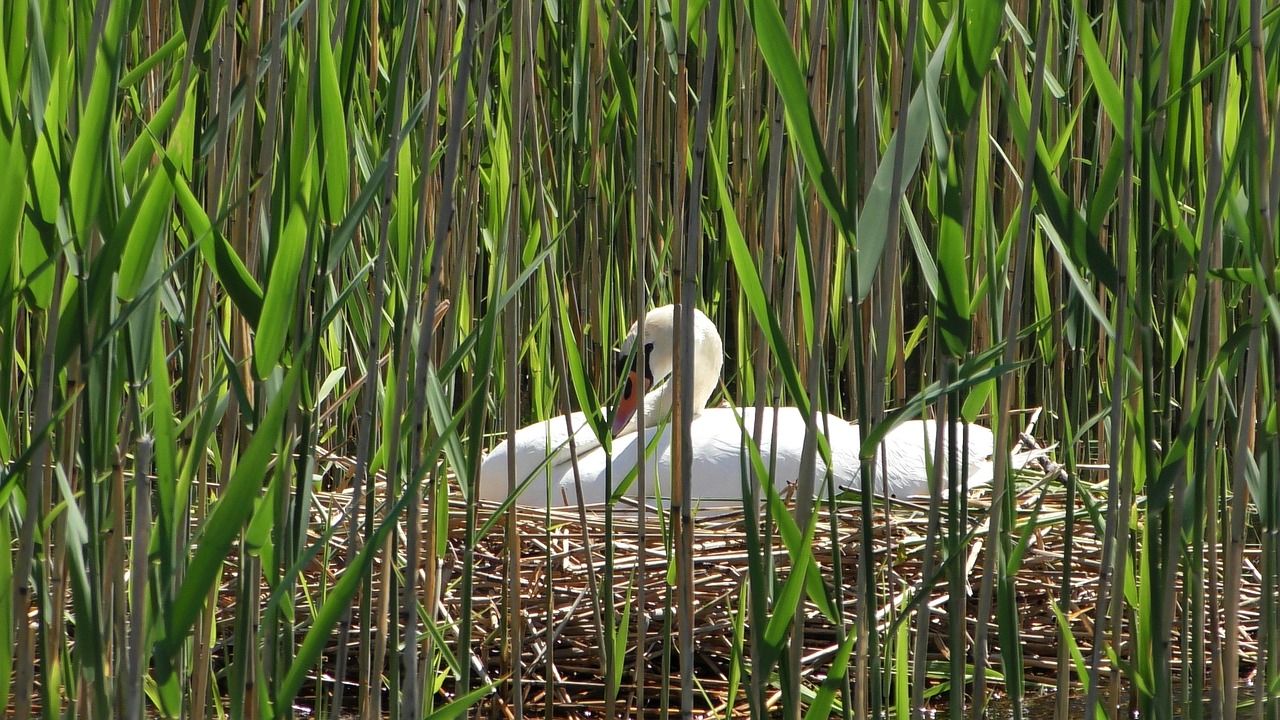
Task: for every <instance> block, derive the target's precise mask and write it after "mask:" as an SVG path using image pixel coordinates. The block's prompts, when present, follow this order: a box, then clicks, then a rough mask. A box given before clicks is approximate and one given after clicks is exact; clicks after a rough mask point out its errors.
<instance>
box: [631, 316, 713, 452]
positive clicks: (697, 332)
mask: <svg viewBox="0 0 1280 720" xmlns="http://www.w3.org/2000/svg"><path fill="white" fill-rule="evenodd" d="M641 322H643V323H644V347H637V346H636V342H637V335H638V332H637V330H638V328H639V324H640V323H636V324H634V325H632V326H631V331H630V332H629V333H627V337H626V339H624V340H623V341H622V347H621V348H620V349H619V350H618V354H617V359H616V362H617V369H618V375H619V377H622V378H624V382H623V388H622V396H621V398H620V399H619V401H618V406H617V408H616V409H615V411H614V419H613V434H614V436H615V437H616V436H618V435H623V434H626V433H627V432H631V431H634V430H635V429H636V428H635V425H636V423H635V413H636V408H637V407H638V405H639V403H640V402H641V398H643V402H644V405H645V425H646V426H648V427H653V426H654V425H656V424H658V423H659V422H661V421H662V420H663V419H664V418H665V416H666V415H667V414H668V413H670V412H671V406H672V402H673V400H674V390H673V387H672V383H671V382H670V381H669V380H670V377H671V372H672V369H673V367H674V365H675V348H676V307H675V306H674V305H664V306H662V307H659V308H654V309H653V310H650V311H649V313H648V314H647V315H645V316H644V319H643V320H642V321H641ZM723 364H724V343H723V342H722V341H721V339H720V332H719V331H718V330H717V329H716V326H715V323H713V322H711V318H708V317H707V316H706V315H704V314H703V312H702V311H701V310H698V309H696V308H695V309H694V311H693V404H694V407H693V414H694V415H698V414H699V413H701V412H702V410H703V409H704V408H706V406H707V401H708V400H709V399H711V393H713V392H714V391H715V388H716V384H717V383H718V382H719V380H720V368H721V366H722V365H723ZM655 388H656V389H655Z"/></svg>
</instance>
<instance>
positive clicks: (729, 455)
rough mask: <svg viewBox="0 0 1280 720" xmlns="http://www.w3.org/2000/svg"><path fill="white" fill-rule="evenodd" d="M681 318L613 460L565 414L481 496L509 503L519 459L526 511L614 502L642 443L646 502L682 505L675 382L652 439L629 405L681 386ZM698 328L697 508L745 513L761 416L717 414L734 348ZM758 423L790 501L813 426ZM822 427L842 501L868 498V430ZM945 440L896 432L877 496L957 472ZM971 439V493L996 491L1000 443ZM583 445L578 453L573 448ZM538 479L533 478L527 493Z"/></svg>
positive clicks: (818, 479)
mask: <svg viewBox="0 0 1280 720" xmlns="http://www.w3.org/2000/svg"><path fill="white" fill-rule="evenodd" d="M672 315H673V312H672V308H671V306H667V307H665V308H657V309H655V310H653V311H652V312H650V313H649V314H648V315H647V316H646V317H645V320H644V322H645V336H646V340H647V342H646V346H645V348H644V350H643V352H644V353H645V355H646V358H645V363H644V365H645V368H644V374H645V378H644V380H643V382H642V381H641V378H640V374H639V373H636V372H632V373H631V377H630V378H629V381H630V384H628V385H627V391H626V392H624V398H623V401H622V402H621V403H620V404H619V410H618V412H617V413H616V417H615V421H614V426H613V430H614V432H613V435H614V438H613V443H612V452H611V453H607V452H605V450H604V449H603V447H602V446H601V443H600V440H599V438H597V437H596V435H595V433H594V432H593V431H592V429H591V426H590V424H589V423H588V422H587V418H586V416H585V415H584V414H583V413H581V412H575V413H572V414H570V415H569V416H568V422H567V423H566V418H565V416H563V415H561V416H557V417H554V418H551V419H550V420H544V421H542V422H538V423H534V424H532V425H529V426H527V427H524V428H521V429H520V430H518V431H517V432H516V434H515V435H514V436H513V437H511V438H509V439H507V440H504V441H502V442H501V443H499V444H498V445H497V446H495V447H494V449H493V450H492V451H491V452H490V453H489V454H488V455H486V457H485V458H484V461H483V462H482V463H481V466H480V483H479V490H480V497H481V498H482V499H484V500H490V501H495V502H501V501H504V500H506V499H507V496H508V492H509V485H508V472H509V462H510V455H512V454H514V455H515V473H516V485H517V486H519V485H521V484H524V488H523V490H522V491H520V492H519V495H518V497H517V498H516V503H517V504H525V505H546V504H547V503H548V502H550V503H551V504H552V505H561V504H576V503H577V501H578V489H579V488H581V495H582V498H581V499H582V501H583V502H584V503H599V502H604V501H606V500H608V499H609V497H608V496H609V494H610V493H608V492H606V490H607V489H609V488H608V487H607V480H606V477H607V475H606V473H607V471H606V467H607V466H608V465H610V464H611V465H612V475H611V478H612V480H611V487H612V488H614V489H616V488H617V487H618V486H619V485H620V484H621V483H623V482H624V480H626V479H627V478H628V475H630V474H632V473H633V471H634V468H635V465H636V459H637V451H636V444H637V443H638V442H640V441H641V438H643V441H644V442H645V443H649V444H652V445H653V448H652V450H651V451H650V452H649V453H648V455H647V464H646V479H645V483H646V496H647V497H651V498H652V497H657V496H661V497H663V498H668V497H670V493H671V430H672V428H671V425H670V422H669V421H670V409H671V404H672V395H671V383H669V382H668V383H665V384H663V385H660V386H659V387H658V388H657V389H653V390H651V391H649V392H647V393H646V394H645V396H644V399H643V402H644V405H645V426H646V427H644V428H643V429H641V430H637V428H636V422H635V417H634V416H633V415H631V414H630V413H628V412H627V407H628V406H627V397H626V394H627V393H631V392H632V391H634V398H633V399H632V401H631V404H630V407H631V408H632V411H633V410H634V406H635V404H637V403H638V402H639V399H638V398H639V390H638V388H639V386H640V385H643V386H644V389H645V390H650V387H651V386H652V384H653V378H658V379H661V378H664V377H666V376H668V375H670V372H671V365H672V362H671V354H672V349H673V346H674V324H673V317H672ZM694 323H695V324H694V330H695V332H694V382H693V386H694V387H693V395H694V402H695V407H694V411H695V414H694V418H693V421H692V423H691V425H690V430H691V438H692V448H693V458H692V465H693V468H692V488H693V490H692V492H693V497H692V499H693V501H694V502H695V503H700V504H702V505H725V504H731V503H735V502H741V500H742V498H743V490H744V482H743V478H744V477H746V478H748V479H749V478H750V477H751V474H750V470H751V465H750V464H751V463H752V457H751V454H750V452H749V451H748V450H747V448H749V447H750V444H749V443H748V442H747V441H746V439H745V438H747V437H750V436H751V435H752V432H753V430H754V427H755V423H756V413H757V409H756V408H753V407H744V408H706V407H705V406H706V402H707V400H708V399H709V397H710V395H711V393H712V392H713V391H714V389H715V385H716V383H717V381H718V380H719V376H720V368H721V364H722V362H723V356H722V354H723V349H722V345H721V340H720V335H719V333H718V332H717V331H716V329H715V326H714V324H712V323H711V321H710V319H708V318H707V317H706V316H705V315H703V314H702V313H701V312H697V311H695V313H694ZM635 336H636V331H635V328H634V327H633V328H632V331H631V334H630V335H629V336H628V339H627V340H626V341H624V343H623V347H624V351H626V352H628V353H629V352H630V351H631V348H630V345H631V344H632V343H634V338H635ZM758 412H760V413H761V414H762V417H761V423H762V435H761V437H760V441H759V444H758V447H759V457H760V460H761V462H762V463H763V464H764V467H765V468H766V475H767V476H771V477H772V479H773V485H774V487H775V488H776V489H777V490H778V491H779V492H784V491H786V489H787V488H788V486H789V485H791V484H792V483H795V482H797V481H798V480H799V476H800V466H801V458H802V457H803V455H804V452H803V447H804V436H805V419H804V416H803V415H802V414H801V412H800V410H799V409H798V408H794V407H783V408H761V409H760V410H759V411H758ZM775 421H776V425H777V429H776V432H775V431H774V425H775ZM816 421H817V429H818V431H819V432H821V433H823V434H824V435H825V436H826V438H827V443H828V446H829V447H830V449H831V465H830V475H829V477H830V480H831V481H832V482H834V483H835V484H836V492H841V491H844V490H852V489H859V488H861V464H860V462H859V460H858V451H859V449H860V448H861V445H862V443H861V435H860V433H859V430H858V426H857V425H854V424H852V423H849V422H847V421H845V420H843V419H842V418H839V417H836V416H834V415H819V416H818V417H817V418H816ZM744 428H745V432H744ZM937 430H938V428H937V424H936V422H935V421H932V420H914V421H908V422H904V423H901V424H899V425H898V426H897V427H895V428H894V429H893V430H892V431H890V432H889V433H888V435H886V437H885V439H884V442H883V444H882V445H881V447H880V450H879V452H878V453H877V456H876V459H875V461H874V462H875V468H876V476H875V477H876V480H875V488H874V490H875V492H877V493H883V492H884V491H885V490H886V489H887V490H888V493H889V495H890V496H894V497H906V496H909V495H922V494H928V492H929V480H928V479H929V468H930V467H931V466H932V464H933V463H935V462H943V463H944V464H943V468H944V470H945V468H946V467H947V464H946V458H945V454H944V456H943V457H939V456H938V455H937V454H936V453H934V452H933V446H934V440H935V438H936V437H937ZM956 433H957V437H958V439H959V442H960V443H962V444H963V443H964V442H965V441H966V435H965V433H966V426H965V425H963V424H957V427H956ZM967 433H968V434H967V442H968V445H967V449H963V450H962V453H963V456H962V461H964V462H965V464H966V465H967V477H968V483H969V486H970V487H976V486H978V485H981V484H984V483H987V482H990V479H991V469H992V468H991V462H990V457H991V455H992V452H993V450H994V448H995V438H994V436H993V435H992V433H991V431H990V430H988V429H987V428H984V427H982V426H980V425H968V426H967ZM571 435H572V443H570V442H569V439H570V436H571ZM571 445H572V450H571V449H570V446H571ZM945 447H946V438H945V437H944V444H943V448H944V449H945ZM962 447H963V445H962ZM575 456H576V458H577V462H576V470H575V467H574V465H575V463H574V462H573V460H574V457H575ZM815 464H816V469H815V478H814V482H813V485H812V487H813V488H814V491H815V493H817V494H818V495H819V496H822V497H825V496H826V494H827V485H826V482H827V480H828V472H827V470H828V468H827V465H826V464H825V463H824V462H823V460H822V457H821V454H820V453H819V454H817V455H816V463H815ZM531 476H532V479H531V480H529V481H528V482H527V483H526V482H525V481H526V479H528V478H530V477H531ZM655 484H656V488H657V489H656V490H655ZM626 494H627V495H629V496H634V494H635V488H634V487H631V488H629V489H628V490H627V491H626Z"/></svg>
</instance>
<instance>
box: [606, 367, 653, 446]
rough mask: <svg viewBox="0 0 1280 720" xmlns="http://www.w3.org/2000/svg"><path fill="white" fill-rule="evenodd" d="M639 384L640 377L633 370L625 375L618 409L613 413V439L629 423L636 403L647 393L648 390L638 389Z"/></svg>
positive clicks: (634, 411) (634, 412)
mask: <svg viewBox="0 0 1280 720" xmlns="http://www.w3.org/2000/svg"><path fill="white" fill-rule="evenodd" d="M640 382H641V380H640V376H639V375H637V374H636V371H635V370H632V371H631V372H629V373H627V381H626V384H625V385H623V386H622V397H621V398H620V399H619V400H618V407H616V408H614V411H613V435H614V437H617V435H618V433H620V432H622V429H623V428H625V427H626V426H627V423H628V422H630V421H631V416H632V415H635V414H636V403H638V402H639V401H640V397H641V396H643V395H644V394H645V392H647V391H648V388H645V389H644V390H641V389H640ZM646 384H647V383H646Z"/></svg>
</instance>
